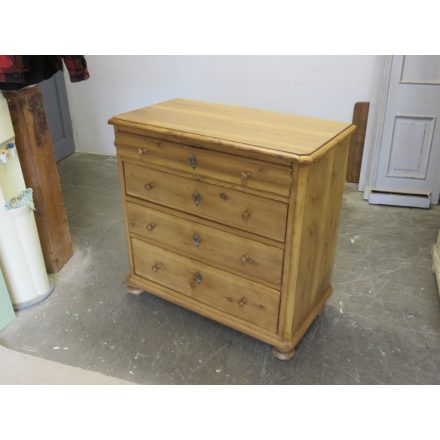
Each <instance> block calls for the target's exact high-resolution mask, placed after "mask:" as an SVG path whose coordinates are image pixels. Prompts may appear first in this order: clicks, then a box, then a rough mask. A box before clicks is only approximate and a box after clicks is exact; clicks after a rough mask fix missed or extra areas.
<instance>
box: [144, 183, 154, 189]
mask: <svg viewBox="0 0 440 440" xmlns="http://www.w3.org/2000/svg"><path fill="white" fill-rule="evenodd" d="M144 188H145V189H153V188H154V183H153V182H148V183H146V184H145V185H144Z"/></svg>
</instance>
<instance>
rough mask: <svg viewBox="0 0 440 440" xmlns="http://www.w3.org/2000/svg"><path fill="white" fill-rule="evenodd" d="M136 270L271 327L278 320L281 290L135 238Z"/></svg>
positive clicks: (252, 321)
mask: <svg viewBox="0 0 440 440" xmlns="http://www.w3.org/2000/svg"><path fill="white" fill-rule="evenodd" d="M131 242H132V245H133V256H134V263H135V273H136V274H138V275H140V276H142V277H144V278H147V279H150V280H152V281H155V282H156V283H158V284H161V285H163V286H166V287H168V288H170V289H173V290H176V291H178V292H180V293H182V294H184V295H186V296H189V297H191V298H193V299H196V300H197V301H200V302H203V303H206V304H209V305H212V306H214V307H216V308H217V309H219V310H222V311H224V312H226V313H229V314H231V315H233V316H237V317H238V318H241V319H244V320H245V321H249V322H251V323H253V324H256V325H258V326H259V327H263V328H265V329H267V330H269V331H273V332H274V331H275V330H276V326H277V323H278V308H279V291H277V290H274V289H271V288H269V287H265V286H262V285H261V284H258V283H254V282H253V281H250V280H246V279H244V278H241V277H238V276H236V275H232V274H230V273H228V272H224V271H221V270H218V269H215V268H213V267H211V266H208V265H206V264H203V263H200V262H197V261H194V260H191V259H189V258H186V257H182V256H180V255H177V254H175V253H173V252H169V251H166V250H164V249H162V248H160V247H157V246H153V245H151V244H149V243H146V242H144V241H141V240H138V239H136V238H132V239H131Z"/></svg>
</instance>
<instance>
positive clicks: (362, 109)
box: [347, 102, 370, 183]
mask: <svg viewBox="0 0 440 440" xmlns="http://www.w3.org/2000/svg"><path fill="white" fill-rule="evenodd" d="M369 110H370V103H369V102H357V103H356V104H355V105H354V110H353V124H354V125H356V127H357V130H356V133H355V134H354V135H353V136H352V137H351V142H350V150H349V151H350V152H349V155H348V165H347V182H352V183H359V177H360V175H361V166H362V157H363V154H364V144H365V135H366V132H367V123H368V112H369Z"/></svg>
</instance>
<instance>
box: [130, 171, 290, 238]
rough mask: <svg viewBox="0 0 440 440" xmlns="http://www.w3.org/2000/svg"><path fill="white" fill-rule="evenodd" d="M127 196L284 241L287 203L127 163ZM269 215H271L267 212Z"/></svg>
mask: <svg viewBox="0 0 440 440" xmlns="http://www.w3.org/2000/svg"><path fill="white" fill-rule="evenodd" d="M124 173H125V179H126V181H125V189H126V192H127V194H129V195H132V196H134V197H139V198H141V199H145V200H149V201H151V202H154V203H158V204H161V205H165V206H169V207H172V208H174V209H178V210H180V211H184V212H188V213H191V214H193V215H197V216H199V217H205V218H209V219H211V220H215V221H217V222H219V223H225V224H228V225H230V226H234V227H236V228H239V229H243V230H246V231H249V232H253V233H255V234H258V235H261V236H264V237H268V238H272V239H274V240H278V241H284V239H285V230H286V215H287V204H285V203H281V202H277V201H274V200H269V199H265V198H263V197H258V196H254V195H250V194H243V193H241V192H240V191H236V190H231V189H228V190H226V189H224V188H222V187H218V186H216V185H211V184H208V183H205V182H199V181H195V180H192V179H186V178H184V177H180V176H176V175H174V174H169V173H164V172H162V171H157V170H153V169H151V168H147V167H144V166H139V165H133V164H131V163H128V162H125V163H124ZM268 212H270V213H271V216H268V215H267V213H268Z"/></svg>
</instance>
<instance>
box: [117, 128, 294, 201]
mask: <svg viewBox="0 0 440 440" xmlns="http://www.w3.org/2000/svg"><path fill="white" fill-rule="evenodd" d="M115 144H116V145H117V146H118V154H119V155H121V156H122V157H127V158H130V159H134V160H139V161H141V162H143V163H144V164H146V165H150V164H151V165H153V166H159V167H165V168H167V169H170V170H176V171H183V172H186V173H190V174H193V175H195V176H197V175H198V176H204V177H209V178H212V179H217V180H222V181H224V182H228V183H232V184H236V185H240V186H242V187H248V188H251V189H255V190H259V191H264V192H269V193H273V194H279V195H282V196H286V197H287V196H288V195H289V191H290V185H291V168H289V167H283V166H281V165H278V166H277V165H272V164H268V163H265V162H260V161H256V160H249V159H246V158H240V157H238V156H232V155H230V154H224V153H218V152H215V151H206V150H203V149H201V148H196V147H190V146H188V145H184V144H178V143H174V142H168V141H162V140H157V139H151V138H148V137H144V136H139V135H135V134H129V133H124V132H117V133H116V141H115Z"/></svg>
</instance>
